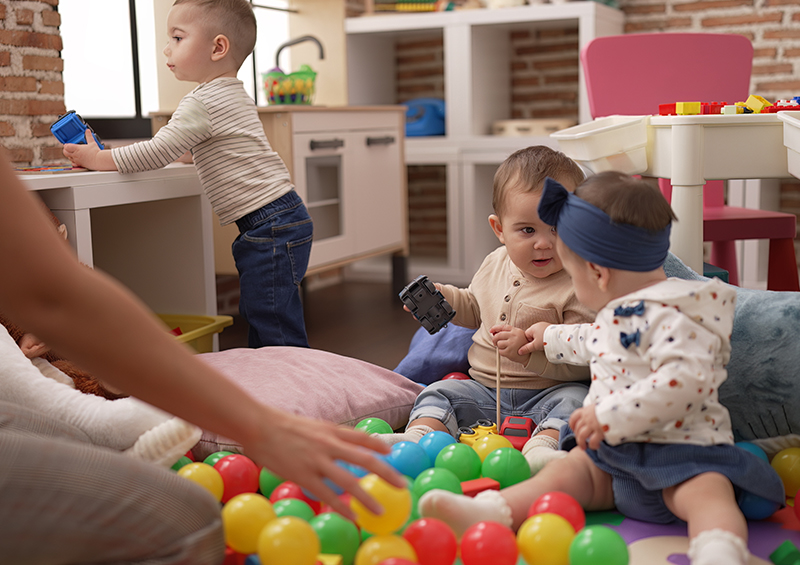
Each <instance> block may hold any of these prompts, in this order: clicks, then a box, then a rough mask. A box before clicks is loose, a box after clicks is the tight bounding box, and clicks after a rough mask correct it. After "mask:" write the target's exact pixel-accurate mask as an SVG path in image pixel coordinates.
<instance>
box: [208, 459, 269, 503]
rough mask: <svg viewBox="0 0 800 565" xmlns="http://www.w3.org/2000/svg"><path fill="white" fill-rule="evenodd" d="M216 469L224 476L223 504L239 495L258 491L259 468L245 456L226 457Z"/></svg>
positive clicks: (219, 462)
mask: <svg viewBox="0 0 800 565" xmlns="http://www.w3.org/2000/svg"><path fill="white" fill-rule="evenodd" d="M214 468H215V469H216V470H217V471H219V474H220V476H222V482H223V484H224V485H225V489H224V490H223V492H222V499H221V500H222V502H223V503H225V502H228V501H229V500H230V499H231V498H233V497H234V496H236V495H237V494H242V493H245V492H257V491H258V475H259V473H260V470H259V468H258V467H257V466H256V464H255V463H253V461H252V460H250V459H249V458H247V457H245V456H244V455H236V454H234V455H226V456H225V457H223V458H222V459H220V460H219V461H217V462H216V463H214Z"/></svg>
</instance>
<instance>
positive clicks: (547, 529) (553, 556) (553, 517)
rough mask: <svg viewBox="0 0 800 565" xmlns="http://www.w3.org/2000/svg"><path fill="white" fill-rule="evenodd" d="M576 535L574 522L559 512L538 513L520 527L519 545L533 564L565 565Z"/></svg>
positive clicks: (525, 556) (527, 560)
mask: <svg viewBox="0 0 800 565" xmlns="http://www.w3.org/2000/svg"><path fill="white" fill-rule="evenodd" d="M574 537H575V530H574V529H573V528H572V524H570V523H569V522H567V521H566V520H565V519H564V518H562V517H561V516H559V515H558V514H550V513H544V514H536V515H535V516H531V517H530V518H528V519H527V520H525V521H524V522H523V523H522V525H521V526H520V527H519V530H518V531H517V546H518V547H519V552H520V553H521V554H522V557H523V559H525V561H526V562H527V563H529V564H531V565H564V564H565V563H570V561H569V547H570V544H571V543H572V540H573V538H574ZM597 563H602V561H598V562H597Z"/></svg>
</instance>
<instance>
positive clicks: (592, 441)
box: [569, 406, 606, 449]
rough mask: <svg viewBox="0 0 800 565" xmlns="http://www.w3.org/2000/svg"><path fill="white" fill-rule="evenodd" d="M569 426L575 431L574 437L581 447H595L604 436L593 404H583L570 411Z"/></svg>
mask: <svg viewBox="0 0 800 565" xmlns="http://www.w3.org/2000/svg"><path fill="white" fill-rule="evenodd" d="M569 427H570V428H572V431H573V432H575V439H576V441H577V442H578V447H580V448H581V449H586V448H587V447H588V448H589V449H597V448H598V447H600V442H601V441H603V439H604V438H605V435H606V434H605V431H604V430H603V425H602V424H601V423H600V421H599V420H598V419H597V413H596V412H595V409H594V406H584V407H583V408H578V409H577V410H575V412H573V413H572V416H571V417H570V419H569Z"/></svg>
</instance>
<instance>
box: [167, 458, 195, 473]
mask: <svg viewBox="0 0 800 565" xmlns="http://www.w3.org/2000/svg"><path fill="white" fill-rule="evenodd" d="M189 463H192V460H191V459H189V458H188V457H186V456H185V455H182V456H181V458H180V459H178V460H177V461H176V462H175V464H174V465H173V466H172V467H170V468H171V469H172V470H173V471H177V470H178V469H180V468H181V467H185V466H186V465H188V464H189Z"/></svg>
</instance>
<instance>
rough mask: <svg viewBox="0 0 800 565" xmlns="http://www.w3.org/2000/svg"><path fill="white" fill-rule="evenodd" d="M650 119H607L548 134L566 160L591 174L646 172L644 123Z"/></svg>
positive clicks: (645, 117)
mask: <svg viewBox="0 0 800 565" xmlns="http://www.w3.org/2000/svg"><path fill="white" fill-rule="evenodd" d="M649 118H650V116H608V117H605V118H598V119H596V120H594V121H591V122H587V123H585V124H580V125H577V126H575V127H571V128H567V129H565V130H562V131H558V132H556V133H553V134H550V137H552V138H553V139H556V140H558V143H559V146H560V147H561V150H562V151H563V152H564V153H565V154H566V155H567V156H568V157H570V158H572V159H574V160H575V161H577V162H579V163H581V164H582V165H585V166H587V167H588V168H589V169H591V170H592V171H594V172H595V173H600V172H603V171H621V172H623V173H627V174H629V175H635V174H638V173H642V172H644V171H646V170H647V123H648V120H649Z"/></svg>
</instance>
